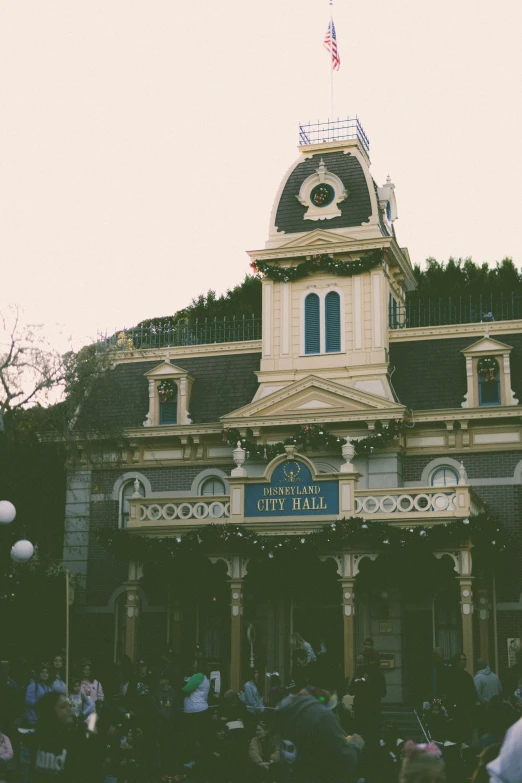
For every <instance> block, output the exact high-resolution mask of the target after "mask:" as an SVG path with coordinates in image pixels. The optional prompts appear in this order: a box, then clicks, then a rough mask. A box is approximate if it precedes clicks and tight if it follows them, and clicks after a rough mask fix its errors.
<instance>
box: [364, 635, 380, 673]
mask: <svg viewBox="0 0 522 783" xmlns="http://www.w3.org/2000/svg"><path fill="white" fill-rule="evenodd" d="M373 644H374V642H373V639H372V637H371V636H368V637H367V638H366V639H365V640H364V649H363V656H364V662H365V664H367V665H369V666H375V667H377V666H378V665H379V661H380V658H379V653H378V652H377V650H376V649H375V648H374V646H373Z"/></svg>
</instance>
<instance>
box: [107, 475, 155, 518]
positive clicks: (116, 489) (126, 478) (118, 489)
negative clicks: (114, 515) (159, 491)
mask: <svg viewBox="0 0 522 783" xmlns="http://www.w3.org/2000/svg"><path fill="white" fill-rule="evenodd" d="M136 480H138V481H139V482H140V484H141V485H142V486H143V487H144V489H145V495H144V497H150V494H151V484H150V481H149V479H148V478H147V477H146V476H144V475H143V474H142V473H137V472H135V471H132V472H129V473H124V474H123V476H120V477H119V479H118V480H117V481H115V482H114V486H113V488H112V499H113V500H117V501H118V527H119V528H122V527H123V524H122V522H123V490H124V489H125V487H126V486H127V484H132V483H133V482H134V481H136ZM133 494H134V493H133ZM131 497H132V496H131ZM140 497H141V495H140Z"/></svg>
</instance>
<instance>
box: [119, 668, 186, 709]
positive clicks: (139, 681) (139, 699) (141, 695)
mask: <svg viewBox="0 0 522 783" xmlns="http://www.w3.org/2000/svg"><path fill="white" fill-rule="evenodd" d="M171 685H172V683H171ZM172 687H174V686H172ZM151 691H152V675H151V673H150V670H149V667H148V665H147V662H146V661H143V660H142V661H139V662H138V664H137V666H136V669H135V672H134V675H133V676H132V678H131V679H130V681H129V684H128V687H127V692H126V694H125V702H126V704H127V706H128V708H129V710H130V711H131V712H134V713H136V714H137V715H140V716H146V714H147V712H148V709H149V706H150V700H151Z"/></svg>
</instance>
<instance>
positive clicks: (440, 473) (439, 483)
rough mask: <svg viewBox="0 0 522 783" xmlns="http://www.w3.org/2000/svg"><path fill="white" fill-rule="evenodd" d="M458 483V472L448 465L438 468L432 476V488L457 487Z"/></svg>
mask: <svg viewBox="0 0 522 783" xmlns="http://www.w3.org/2000/svg"><path fill="white" fill-rule="evenodd" d="M458 483H459V477H458V475H457V471H456V470H455V469H454V468H449V467H448V466H447V465H443V466H442V467H440V468H437V469H436V470H434V471H433V473H432V474H431V486H432V487H456V486H457V484H458Z"/></svg>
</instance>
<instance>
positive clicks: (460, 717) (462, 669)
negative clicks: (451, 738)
mask: <svg viewBox="0 0 522 783" xmlns="http://www.w3.org/2000/svg"><path fill="white" fill-rule="evenodd" d="M466 664H467V659H466V656H465V655H464V653H457V654H456V655H454V656H453V659H452V662H451V668H450V671H449V672H448V684H447V688H448V704H447V707H448V712H449V716H450V718H453V719H454V720H455V726H456V728H457V729H458V730H459V739H460V740H461V741H462V742H466V744H468V745H469V744H470V741H471V731H472V728H473V720H474V717H475V714H474V713H475V705H476V703H477V692H476V690H475V683H474V682H473V677H472V676H471V674H469V672H467V671H466Z"/></svg>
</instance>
